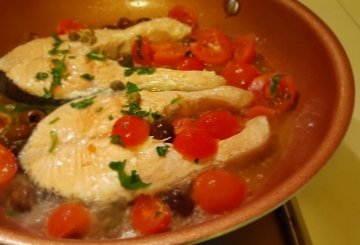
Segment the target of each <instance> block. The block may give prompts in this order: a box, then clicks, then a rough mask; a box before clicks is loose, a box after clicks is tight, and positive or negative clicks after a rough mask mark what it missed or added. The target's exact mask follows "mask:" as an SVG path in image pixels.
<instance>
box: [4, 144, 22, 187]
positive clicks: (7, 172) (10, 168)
mask: <svg viewBox="0 0 360 245" xmlns="http://www.w3.org/2000/svg"><path fill="white" fill-rule="evenodd" d="M17 170H18V165H17V163H16V158H15V155H14V154H13V153H12V152H11V151H10V149H8V148H7V147H6V146H4V145H2V144H0V187H3V186H5V185H7V184H8V183H9V182H10V181H11V180H12V179H13V178H14V176H15V175H16V173H17Z"/></svg>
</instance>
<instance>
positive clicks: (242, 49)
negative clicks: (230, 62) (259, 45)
mask: <svg viewBox="0 0 360 245" xmlns="http://www.w3.org/2000/svg"><path fill="white" fill-rule="evenodd" d="M234 46H235V47H234V54H233V59H234V60H235V61H236V62H239V63H247V64H251V63H253V62H254V60H255V57H256V45H255V37H254V35H251V34H249V35H245V36H240V37H238V38H237V39H236V41H235V45H234Z"/></svg>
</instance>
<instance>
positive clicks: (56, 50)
mask: <svg viewBox="0 0 360 245" xmlns="http://www.w3.org/2000/svg"><path fill="white" fill-rule="evenodd" d="M51 37H52V38H53V39H54V43H53V48H52V49H50V51H49V54H50V55H58V54H67V53H68V52H69V50H67V49H62V50H60V49H59V47H60V45H61V44H62V43H63V40H61V38H60V37H59V36H58V35H57V34H56V33H52V34H51Z"/></svg>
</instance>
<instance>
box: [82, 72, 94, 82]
mask: <svg viewBox="0 0 360 245" xmlns="http://www.w3.org/2000/svg"><path fill="white" fill-rule="evenodd" d="M80 77H81V78H83V79H85V80H87V81H92V80H94V78H95V76H94V75H91V74H89V73H85V74H82V75H81V76H80Z"/></svg>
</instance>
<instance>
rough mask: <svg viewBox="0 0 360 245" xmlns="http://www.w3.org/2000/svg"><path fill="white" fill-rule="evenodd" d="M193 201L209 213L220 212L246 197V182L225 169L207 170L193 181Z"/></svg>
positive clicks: (235, 206)
mask: <svg viewBox="0 0 360 245" xmlns="http://www.w3.org/2000/svg"><path fill="white" fill-rule="evenodd" d="M192 196H193V198H194V200H195V202H196V203H197V204H198V205H199V206H200V207H201V208H202V209H203V210H204V211H206V212H208V213H210V214H221V213H224V212H227V211H231V210H233V209H235V208H237V207H238V206H239V205H240V204H241V203H242V202H243V201H244V200H245V197H246V183H245V181H244V180H243V179H241V178H240V177H239V176H236V175H233V174H231V173H229V172H227V171H225V170H220V169H219V170H208V171H206V172H203V173H201V174H200V175H198V176H197V177H196V179H195V181H194V183H193V187H192Z"/></svg>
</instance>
